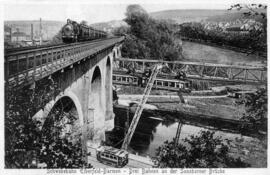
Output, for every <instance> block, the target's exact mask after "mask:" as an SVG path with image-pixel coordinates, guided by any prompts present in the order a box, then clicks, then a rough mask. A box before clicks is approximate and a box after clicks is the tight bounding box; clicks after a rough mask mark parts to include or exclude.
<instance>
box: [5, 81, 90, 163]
mask: <svg viewBox="0 0 270 175" xmlns="http://www.w3.org/2000/svg"><path fill="white" fill-rule="evenodd" d="M59 92H60V89H59V88H58V86H57V84H56V83H55V82H54V81H53V79H52V78H50V79H43V80H40V81H37V82H36V83H34V84H33V85H31V86H26V87H23V88H8V87H6V88H5V109H6V111H5V167H6V168H38V163H45V164H46V166H47V167H49V168H67V167H68V168H75V167H76V168H79V167H85V166H86V167H92V166H91V165H86V164H85V162H84V161H83V159H82V156H83V155H82V151H80V150H81V149H82V147H81V142H80V140H79V141H78V142H74V143H71V142H70V141H69V139H68V138H66V137H60V136H59V135H58V134H59V130H62V129H63V128H64V127H65V123H64V125H60V122H59V121H61V120H52V117H53V118H54V119H55V118H59V119H60V118H63V117H66V118H67V119H68V120H67V122H70V123H72V122H73V121H74V120H73V118H74V116H73V115H72V113H67V112H65V111H63V110H62V108H60V109H59V108H55V110H58V111H59V113H57V112H56V111H55V110H53V111H51V112H50V115H51V116H52V117H49V120H46V121H45V123H44V124H42V122H41V121H40V120H38V119H37V118H33V116H34V115H35V114H36V113H37V112H38V111H39V110H41V109H43V108H44V106H45V105H46V104H47V103H48V102H50V101H51V100H53V99H55V97H56V96H57V95H58V94H59ZM52 135H55V136H56V137H52ZM79 139H80V137H79Z"/></svg>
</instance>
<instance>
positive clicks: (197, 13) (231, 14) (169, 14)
mask: <svg viewBox="0 0 270 175" xmlns="http://www.w3.org/2000/svg"><path fill="white" fill-rule="evenodd" d="M243 12H244V11H237V10H230V11H229V10H207V9H203V10H202V9H193V10H189V9H179V10H165V11H158V12H152V13H150V16H151V17H153V18H155V19H159V20H173V21H174V22H176V23H179V24H181V23H184V22H201V21H213V22H221V21H226V22H228V21H234V20H236V19H239V18H242V17H244V15H243ZM250 18H254V17H250ZM256 20H260V19H259V18H256Z"/></svg>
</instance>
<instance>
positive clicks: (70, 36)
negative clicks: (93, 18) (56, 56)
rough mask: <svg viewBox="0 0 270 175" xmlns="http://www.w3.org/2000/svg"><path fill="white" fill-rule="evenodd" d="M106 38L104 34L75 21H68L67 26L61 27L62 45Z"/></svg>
mask: <svg viewBox="0 0 270 175" xmlns="http://www.w3.org/2000/svg"><path fill="white" fill-rule="evenodd" d="M106 37H107V33H106V32H104V31H101V30H96V29H94V28H92V27H89V26H87V25H85V24H79V23H77V22H76V21H72V20H70V19H68V20H67V24H65V25H64V26H63V27H62V40H63V42H64V43H73V42H78V41H88V40H94V39H100V38H106Z"/></svg>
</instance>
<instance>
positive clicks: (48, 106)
mask: <svg viewBox="0 0 270 175" xmlns="http://www.w3.org/2000/svg"><path fill="white" fill-rule="evenodd" d="M64 97H68V98H70V99H71V101H72V102H73V103H74V105H75V107H76V110H77V113H78V119H79V121H80V125H81V126H83V111H82V106H81V103H80V101H79V99H78V97H77V96H76V95H75V94H74V93H73V92H71V91H65V92H64V93H63V94H60V95H58V96H57V97H56V98H55V100H52V101H50V102H49V103H48V104H46V106H45V107H44V110H43V111H42V112H41V113H42V114H41V115H39V116H34V117H36V119H38V120H40V121H41V122H42V123H44V121H45V120H46V119H47V117H48V115H49V113H50V112H51V110H52V109H53V107H54V106H55V105H56V103H57V102H58V101H59V100H60V99H62V98H64Z"/></svg>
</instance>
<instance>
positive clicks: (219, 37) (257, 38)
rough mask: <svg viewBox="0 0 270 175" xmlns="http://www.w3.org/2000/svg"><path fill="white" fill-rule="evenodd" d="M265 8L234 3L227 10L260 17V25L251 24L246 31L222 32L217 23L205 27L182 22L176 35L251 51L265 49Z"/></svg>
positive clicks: (264, 50)
mask: <svg viewBox="0 0 270 175" xmlns="http://www.w3.org/2000/svg"><path fill="white" fill-rule="evenodd" d="M266 8H267V6H266V5H262V4H250V5H248V4H244V5H242V4H235V5H232V6H231V8H230V9H229V10H232V9H237V10H243V15H244V16H243V17H252V16H256V17H258V18H259V19H260V23H261V24H262V26H261V27H259V26H255V25H257V24H254V26H252V25H251V27H250V28H249V29H248V30H247V33H241V32H224V31H223V30H224V29H223V28H221V27H220V26H219V25H216V26H215V27H212V29H206V28H205V26H204V25H203V24H201V23H184V24H181V25H180V31H179V33H178V35H180V36H183V37H187V38H191V39H197V40H201V41H204V42H211V43H214V44H218V45H227V46H233V47H237V48H241V49H248V50H250V51H251V53H254V52H266V51H267V41H266V38H267V31H266V28H267V27H266V26H267V18H266V13H265V12H264V11H262V10H265V9H266Z"/></svg>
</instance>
